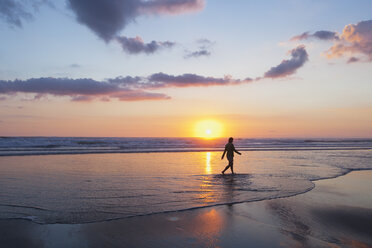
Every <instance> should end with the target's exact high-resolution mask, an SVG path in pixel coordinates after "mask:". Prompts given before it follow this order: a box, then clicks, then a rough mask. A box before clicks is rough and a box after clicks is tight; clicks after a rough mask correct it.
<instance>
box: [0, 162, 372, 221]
mask: <svg viewBox="0 0 372 248" xmlns="http://www.w3.org/2000/svg"><path fill="white" fill-rule="evenodd" d="M354 171H355V172H358V171H371V173H372V169H369V168H367V169H365V168H359V169H349V171H346V172H345V173H343V174H341V175H336V176H330V177H326V178H317V179H313V180H309V181H310V182H311V183H312V187H311V188H309V189H306V190H305V191H303V192H297V193H294V194H291V195H284V196H275V197H268V198H264V199H257V200H246V201H237V202H227V203H216V204H213V205H207V206H199V207H192V208H185V209H179V210H166V211H163V212H154V213H147V214H138V215H132V216H126V217H118V218H112V219H106V220H99V221H88V222H81V223H80V222H79V223H61V222H55V223H41V222H37V221H34V220H32V217H29V218H27V217H25V218H7V219H0V221H3V220H16V221H17V220H24V221H30V222H32V223H34V224H37V225H85V224H99V223H104V222H110V221H120V220H126V219H131V218H136V217H146V216H152V215H161V214H172V213H182V212H185V211H197V210H199V209H207V208H214V207H220V206H228V205H235V204H244V203H255V202H261V201H270V200H276V199H285V198H290V197H296V196H298V195H303V194H306V193H308V192H310V191H312V190H313V189H315V187H316V183H315V182H318V181H323V180H330V179H337V178H339V177H343V176H347V175H348V174H349V173H352V172H354ZM235 175H239V173H235ZM224 176H225V177H226V176H227V177H228V176H231V174H225V175H224ZM41 210H42V209H41Z"/></svg>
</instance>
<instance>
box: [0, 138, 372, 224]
mask: <svg viewBox="0 0 372 248" xmlns="http://www.w3.org/2000/svg"><path fill="white" fill-rule="evenodd" d="M226 142H227V140H226V138H218V139H201V138H114V137H106V138H92V137H91V138H86V137H0V219H26V220H30V221H33V222H36V223H40V224H53V223H65V224H80V223H91V222H99V221H108V220H114V219H122V218H130V217H133V216H143V215H151V214H157V213H164V212H172V211H185V210H191V209H197V208H204V207H211V206H217V205H222V204H234V203H244V202H252V201H261V200H265V199H275V198H280V197H289V196H293V195H297V194H302V193H305V192H307V191H309V190H311V189H313V188H314V181H316V180H322V179H327V178H334V177H338V176H341V175H344V174H346V173H348V172H350V171H352V170H370V169H372V139H334V138H333V139H244V138H236V139H235V140H234V144H235V147H236V149H237V150H239V151H240V152H241V153H242V155H241V156H240V155H238V154H236V155H235V158H234V171H235V173H236V174H235V175H232V174H231V171H230V170H228V171H227V172H226V175H221V171H222V170H223V169H224V167H225V166H226V165H227V163H228V162H227V160H226V159H224V160H222V159H221V155H222V151H223V149H224V146H225V144H226Z"/></svg>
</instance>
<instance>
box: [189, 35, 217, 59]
mask: <svg viewBox="0 0 372 248" xmlns="http://www.w3.org/2000/svg"><path fill="white" fill-rule="evenodd" d="M196 43H197V44H198V50H196V51H189V50H186V51H185V52H186V54H185V56H183V57H184V58H185V59H188V58H198V57H202V56H210V55H211V52H210V48H211V47H212V46H213V45H214V42H212V41H210V40H208V39H199V40H197V41H196Z"/></svg>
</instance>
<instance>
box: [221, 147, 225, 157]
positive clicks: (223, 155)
mask: <svg viewBox="0 0 372 248" xmlns="http://www.w3.org/2000/svg"><path fill="white" fill-rule="evenodd" d="M225 153H226V148H225V151H223V154H222V157H221V159H223V157H225Z"/></svg>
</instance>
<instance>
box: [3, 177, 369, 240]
mask: <svg viewBox="0 0 372 248" xmlns="http://www.w3.org/2000/svg"><path fill="white" fill-rule="evenodd" d="M314 183H315V188H314V189H313V190H311V191H309V192H307V193H305V194H301V195H297V196H293V197H287V198H281V199H273V200H264V201H259V202H249V203H240V204H233V205H222V206H217V207H207V208H202V209H195V210H187V211H178V212H170V213H161V214H153V215H148V216H139V217H131V218H126V219H121V220H113V221H105V222H97V223H91V224H47V225H40V224H36V223H33V222H31V221H27V220H17V219H13V220H1V221H0V244H1V247H372V191H371V190H370V189H371V188H372V171H353V172H351V173H349V174H347V175H344V176H341V177H338V178H335V179H327V180H320V181H316V182H314Z"/></svg>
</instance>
